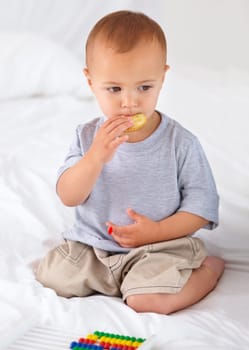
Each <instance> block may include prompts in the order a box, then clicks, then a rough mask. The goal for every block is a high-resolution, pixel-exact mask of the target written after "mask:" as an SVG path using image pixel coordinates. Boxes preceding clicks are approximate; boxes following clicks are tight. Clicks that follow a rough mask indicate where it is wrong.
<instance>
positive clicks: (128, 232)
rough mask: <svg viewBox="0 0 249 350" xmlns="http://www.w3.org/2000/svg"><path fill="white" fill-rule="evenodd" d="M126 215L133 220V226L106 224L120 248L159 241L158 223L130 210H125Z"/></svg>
mask: <svg viewBox="0 0 249 350" xmlns="http://www.w3.org/2000/svg"><path fill="white" fill-rule="evenodd" d="M127 214H128V215H129V216H130V217H131V218H132V220H134V224H131V225H127V226H117V225H115V224H113V223H112V222H107V223H106V225H107V228H108V232H109V233H110V234H111V235H112V237H113V239H114V240H115V241H116V242H118V243H119V245H120V246H121V247H125V248H135V247H139V246H141V245H145V244H149V243H153V242H157V241H159V240H160V236H159V223H158V222H156V221H153V220H151V219H149V218H147V217H146V216H143V215H140V214H138V213H136V212H135V211H134V210H132V209H127Z"/></svg>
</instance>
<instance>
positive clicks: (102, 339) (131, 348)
mask: <svg viewBox="0 0 249 350" xmlns="http://www.w3.org/2000/svg"><path fill="white" fill-rule="evenodd" d="M144 341H145V339H142V338H135V337H129V336H125V335H119V334H112V333H105V332H99V331H95V332H94V333H93V334H88V335H87V336H86V337H85V338H80V339H79V340H78V341H73V342H72V343H71V344H70V349H72V350H89V349H92V350H135V349H137V348H139V346H140V345H141V344H142V343H143V342H144Z"/></svg>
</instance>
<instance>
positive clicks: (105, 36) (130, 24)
mask: <svg viewBox="0 0 249 350" xmlns="http://www.w3.org/2000/svg"><path fill="white" fill-rule="evenodd" d="M96 39H98V40H100V42H104V43H105V44H106V45H107V46H108V47H111V48H112V49H114V50H115V52H117V53H124V52H128V51H130V50H132V49H133V48H134V47H135V46H136V45H137V44H138V43H140V42H141V41H148V42H153V41H157V42H158V43H159V45H160V46H161V48H162V51H163V54H164V55H165V63H166V60H167V42H166V37H165V34H164V32H163V30H162V28H161V27H160V26H159V24H158V23H157V22H155V21H154V20H153V19H151V18H150V17H148V16H146V15H145V14H143V13H140V12H132V11H125V10H124V11H116V12H112V13H110V14H108V15H106V16H104V17H103V18H101V19H100V20H99V21H98V22H97V23H96V24H95V26H94V27H93V28H92V30H91V31H90V33H89V36H88V39H87V42H86V64H87V65H88V64H89V52H90V51H91V49H92V48H93V46H94V43H95V42H96Z"/></svg>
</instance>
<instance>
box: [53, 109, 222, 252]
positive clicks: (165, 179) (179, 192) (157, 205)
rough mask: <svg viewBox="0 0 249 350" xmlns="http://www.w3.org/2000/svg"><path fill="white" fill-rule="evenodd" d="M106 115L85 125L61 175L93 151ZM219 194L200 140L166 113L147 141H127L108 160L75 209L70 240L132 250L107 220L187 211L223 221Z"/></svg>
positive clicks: (126, 221) (118, 221)
mask: <svg viewBox="0 0 249 350" xmlns="http://www.w3.org/2000/svg"><path fill="white" fill-rule="evenodd" d="M104 121H105V117H100V118H96V119H94V120H92V121H90V122H88V123H87V124H84V125H79V126H78V128H77V130H76V135H75V137H74V140H73V142H72V144H71V146H70V150H69V152H68V154H67V157H66V159H65V162H64V165H63V166H62V167H61V168H60V169H59V171H58V178H59V177H60V175H61V174H62V173H63V172H64V171H65V170H66V169H68V168H69V167H71V166H72V165H73V164H75V163H76V162H78V161H79V160H80V159H81V158H82V157H84V154H85V153H86V151H87V150H88V149H89V147H90V145H91V143H92V140H93V138H94V135H95V133H96V131H97V130H98V129H99V127H100V125H101V124H103V122H104ZM218 205H219V197H218V195H217V191H216V186H215V182H214V179H213V175H212V172H211V169H210V166H209V164H208V161H207V159H206V156H205V154H204V152H203V149H202V147H201V145H200V143H199V141H198V139H197V138H196V137H195V136H194V135H193V134H191V133H190V132H189V131H188V130H186V129H185V128H183V127H182V126H181V125H180V124H179V123H177V122H176V121H174V120H172V119H170V118H169V117H167V116H166V115H163V114H161V123H160V125H159V126H158V128H157V129H156V130H155V131H154V133H153V134H152V135H150V136H149V137H148V138H147V139H145V140H143V141H140V142H137V143H129V142H126V143H124V144H122V145H121V146H120V147H119V148H118V150H117V152H116V153H115V155H114V157H113V158H112V160H111V161H110V162H108V163H106V164H105V166H104V168H103V170H102V173H101V174H100V176H99V178H98V180H97V182H96V184H95V186H94V188H93V190H92V192H91V194H90V196H89V197H88V199H87V200H86V201H85V202H84V203H82V204H80V205H78V206H77V207H76V208H75V211H76V216H75V223H74V225H73V226H72V228H71V229H69V230H67V231H66V232H64V233H63V236H64V238H66V239H69V240H73V241H80V242H83V243H85V244H88V245H90V246H93V247H96V248H100V249H103V250H106V251H111V252H126V251H129V249H127V248H122V247H121V246H120V245H119V244H118V243H116V242H115V241H114V240H113V238H112V236H111V235H109V234H108V233H107V228H106V225H105V223H106V222H107V221H112V222H113V223H115V224H117V225H128V224H130V223H131V222H132V221H131V219H130V218H129V217H128V215H127V213H126V209H127V208H132V209H134V210H135V211H136V212H138V213H139V214H142V215H145V216H147V217H149V218H150V219H152V220H155V221H159V220H162V219H164V218H167V217H168V216H170V215H172V214H174V213H176V212H179V211H185V212H190V213H192V214H196V215H199V216H202V217H204V218H205V219H207V220H209V224H208V225H207V226H206V228H208V229H213V228H215V227H216V226H217V224H218Z"/></svg>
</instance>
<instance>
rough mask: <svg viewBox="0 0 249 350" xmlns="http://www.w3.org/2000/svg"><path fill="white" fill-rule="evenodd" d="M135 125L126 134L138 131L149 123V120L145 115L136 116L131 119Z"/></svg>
mask: <svg viewBox="0 0 249 350" xmlns="http://www.w3.org/2000/svg"><path fill="white" fill-rule="evenodd" d="M131 119H132V122H133V125H132V126H131V127H130V128H128V129H126V130H125V133H129V132H133V131H137V130H139V129H141V128H142V127H143V126H144V125H145V124H146V122H147V118H146V116H145V115H144V114H143V113H138V114H135V115H133V116H132V117H131Z"/></svg>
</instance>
